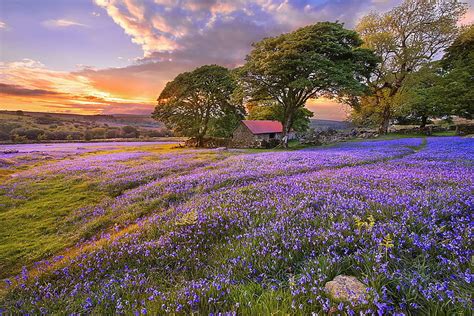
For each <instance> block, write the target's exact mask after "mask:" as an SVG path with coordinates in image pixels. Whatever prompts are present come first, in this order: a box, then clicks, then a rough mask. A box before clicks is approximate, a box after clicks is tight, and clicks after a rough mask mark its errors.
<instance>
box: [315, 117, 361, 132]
mask: <svg viewBox="0 0 474 316" xmlns="http://www.w3.org/2000/svg"><path fill="white" fill-rule="evenodd" d="M310 127H311V128H314V129H315V130H327V129H329V128H332V129H336V130H343V129H351V128H353V127H354V125H353V124H352V123H351V122H347V121H332V120H318V119H312V120H311V123H310Z"/></svg>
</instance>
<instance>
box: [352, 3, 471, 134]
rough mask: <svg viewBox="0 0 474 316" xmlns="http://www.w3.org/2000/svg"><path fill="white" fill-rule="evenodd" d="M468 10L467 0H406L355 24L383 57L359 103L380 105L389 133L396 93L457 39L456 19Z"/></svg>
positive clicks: (383, 127)
mask: <svg viewBox="0 0 474 316" xmlns="http://www.w3.org/2000/svg"><path fill="white" fill-rule="evenodd" d="M465 12H466V4H464V3H460V2H458V1H454V0H434V1H427V0H405V1H404V2H403V3H402V4H401V5H400V6H398V7H395V8H393V9H392V10H390V11H388V12H387V13H385V14H378V13H371V14H369V15H367V16H365V17H364V18H362V19H361V21H360V22H359V24H358V25H357V27H356V30H357V31H358V32H359V33H360V34H361V36H362V39H363V40H364V43H365V47H367V48H370V49H373V50H374V51H375V53H376V54H377V55H378V56H379V57H380V59H381V62H380V63H379V64H378V66H377V69H376V71H375V72H374V75H373V76H372V77H371V78H370V79H371V80H370V82H369V86H370V89H371V95H372V96H371V97H369V98H367V99H364V98H362V99H361V100H360V103H359V104H356V105H355V106H354V109H355V110H356V111H361V107H364V106H368V107H372V108H373V109H375V112H374V114H376V116H379V117H378V121H379V129H380V132H381V133H387V131H388V126H389V123H390V119H391V118H392V115H393V107H392V105H393V103H394V102H393V101H394V98H396V95H397V94H398V93H399V92H400V89H401V87H402V86H403V83H404V82H405V80H406V79H407V76H408V74H410V73H412V72H414V71H417V70H419V69H420V67H421V66H423V65H424V64H426V63H428V62H430V61H432V60H433V59H434V58H435V57H436V56H437V55H438V54H439V53H440V52H441V51H442V50H444V49H446V48H447V47H448V46H449V45H450V44H451V43H452V41H453V40H454V38H455V37H456V35H457V34H458V27H457V25H456V24H457V22H458V20H459V18H460V17H462V16H463V15H464V13H465ZM374 104H375V107H374ZM377 114H378V115H377Z"/></svg>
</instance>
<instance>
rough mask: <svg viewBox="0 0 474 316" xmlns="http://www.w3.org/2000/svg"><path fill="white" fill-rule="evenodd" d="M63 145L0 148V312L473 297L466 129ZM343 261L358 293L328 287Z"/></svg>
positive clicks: (439, 306)
mask: <svg viewBox="0 0 474 316" xmlns="http://www.w3.org/2000/svg"><path fill="white" fill-rule="evenodd" d="M23 146H31V145H23ZM57 146H59V147H58V150H55V151H49V152H47V153H45V152H42V151H28V150H26V152H18V153H3V154H0V223H1V225H2V229H1V230H0V278H1V279H3V284H2V285H0V313H1V312H6V313H22V314H27V313H30V314H40V313H44V314H50V313H52V314H88V313H94V314H112V313H118V314H120V313H125V314H135V315H140V314H142V315H144V314H190V313H196V314H218V313H226V314H239V315H264V314H268V315H269V314H273V315H287V314H291V315H308V314H311V313H315V314H342V315H355V314H359V313H362V314H369V315H371V314H379V315H385V314H398V315H413V314H417V315H418V314H430V315H433V314H441V315H444V314H449V315H453V314H458V315H459V314H460V315H463V314H464V315H469V314H470V313H471V311H472V309H473V304H472V299H473V297H472V293H473V292H474V287H473V283H472V282H473V268H474V267H473V265H474V262H473V255H474V249H473V246H472V245H473V244H474V243H473V226H472V222H473V219H474V218H473V209H474V139H472V138H459V137H429V138H403V139H394V140H376V141H365V142H348V143H342V144H338V145H334V146H328V147H322V148H307V149H303V150H294V151H283V150H281V151H245V150H197V149H177V148H173V146H174V145H172V144H137V145H133V144H130V145H127V146H120V145H115V146H112V147H101V146H100V145H97V146H92V147H87V148H84V147H73V146H70V147H69V148H68V149H67V150H65V149H64V148H63V149H61V148H62V147H61V145H59V144H58V145H57ZM25 148H28V147H25ZM340 274H345V275H351V276H355V277H357V278H358V279H359V280H360V281H362V282H363V283H364V284H365V285H366V286H367V295H366V297H365V299H363V300H362V301H359V302H353V303H348V302H342V301H338V300H336V299H334V298H333V297H331V296H330V295H329V294H328V293H327V292H326V291H325V289H324V285H325V283H326V282H327V281H330V280H332V279H333V278H334V277H335V276H337V275H340Z"/></svg>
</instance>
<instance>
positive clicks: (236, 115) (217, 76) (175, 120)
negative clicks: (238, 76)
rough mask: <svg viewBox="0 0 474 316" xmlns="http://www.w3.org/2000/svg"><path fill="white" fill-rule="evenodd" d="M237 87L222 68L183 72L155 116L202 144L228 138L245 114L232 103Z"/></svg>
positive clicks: (168, 87)
mask: <svg viewBox="0 0 474 316" xmlns="http://www.w3.org/2000/svg"><path fill="white" fill-rule="evenodd" d="M234 88H235V80H234V79H233V76H232V75H231V73H230V71H229V70H228V69H226V68H224V67H221V66H217V65H206V66H202V67H199V68H196V69H195V70H193V71H191V72H185V73H182V74H180V75H178V76H177V77H176V78H175V79H174V80H173V81H170V82H168V83H167V84H166V86H165V88H164V89H163V91H162V92H161V94H160V96H159V97H158V105H157V106H156V108H155V111H154V112H153V117H154V118H155V119H157V120H159V121H161V122H163V123H165V124H166V126H167V127H168V128H171V129H172V130H173V131H174V132H176V133H177V134H178V135H183V136H190V137H196V138H197V139H198V143H199V145H202V141H203V139H204V137H206V136H228V134H229V133H231V132H232V130H233V129H234V128H235V126H236V125H237V123H238V122H239V120H240V119H241V118H243V114H244V109H243V108H242V106H241V105H239V104H235V103H233V102H232V101H231V96H232V93H233V91H234Z"/></svg>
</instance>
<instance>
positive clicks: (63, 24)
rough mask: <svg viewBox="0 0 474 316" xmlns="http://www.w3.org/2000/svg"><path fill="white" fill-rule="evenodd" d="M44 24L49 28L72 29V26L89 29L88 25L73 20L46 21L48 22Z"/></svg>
mask: <svg viewBox="0 0 474 316" xmlns="http://www.w3.org/2000/svg"><path fill="white" fill-rule="evenodd" d="M42 24H43V25H44V26H46V27H49V28H63V27H71V26H80V27H88V25H86V24H82V23H79V22H75V21H72V20H67V19H57V20H46V21H43V23H42Z"/></svg>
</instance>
